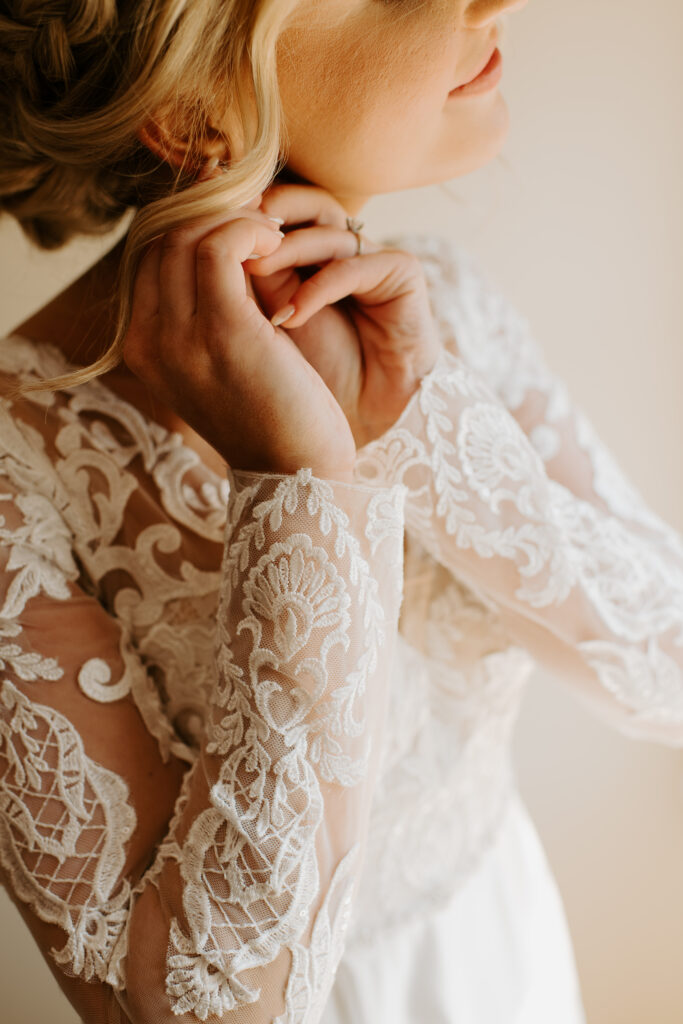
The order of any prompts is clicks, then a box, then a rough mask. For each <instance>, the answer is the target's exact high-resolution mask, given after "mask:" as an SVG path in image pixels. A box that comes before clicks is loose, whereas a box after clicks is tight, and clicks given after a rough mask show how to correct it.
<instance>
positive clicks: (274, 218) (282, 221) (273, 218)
mask: <svg viewBox="0 0 683 1024" xmlns="http://www.w3.org/2000/svg"><path fill="white" fill-rule="evenodd" d="M268 220H272V221H274V222H275V223H276V224H284V219H283V218H282V217H268Z"/></svg>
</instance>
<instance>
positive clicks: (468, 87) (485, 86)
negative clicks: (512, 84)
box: [448, 47, 503, 96]
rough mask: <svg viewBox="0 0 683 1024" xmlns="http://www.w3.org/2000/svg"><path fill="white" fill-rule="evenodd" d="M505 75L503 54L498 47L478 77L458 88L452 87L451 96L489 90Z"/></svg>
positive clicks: (469, 94) (468, 94) (470, 94)
mask: <svg viewBox="0 0 683 1024" xmlns="http://www.w3.org/2000/svg"><path fill="white" fill-rule="evenodd" d="M502 75H503V56H502V54H501V52H500V50H499V49H498V48H497V47H496V49H495V50H494V51H493V53H492V55H491V58H490V60H489V62H488V64H487V65H486V67H485V68H484V69H483V70H482V71H480V72H479V74H478V75H477V76H476V78H473V79H472V80H471V81H470V82H465V84H464V85H459V86H458V87H457V89H451V91H450V92H449V94H448V95H449V96H473V95H475V94H476V93H478V92H488V91H489V89H493V88H494V86H496V85H498V83H499V82H500V80H501V78H502Z"/></svg>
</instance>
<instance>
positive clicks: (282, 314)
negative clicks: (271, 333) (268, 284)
mask: <svg viewBox="0 0 683 1024" xmlns="http://www.w3.org/2000/svg"><path fill="white" fill-rule="evenodd" d="M294 313H296V307H295V306H292V305H291V304H290V305H289V306H283V307H282V309H278V311H277V313H273V315H272V316H271V318H270V322H271V324H272V325H273V327H279V326H280V324H283V323H284V322H285V320H289V318H290V317H291V316H293V315H294Z"/></svg>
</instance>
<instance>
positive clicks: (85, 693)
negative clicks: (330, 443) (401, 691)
mask: <svg viewBox="0 0 683 1024" xmlns="http://www.w3.org/2000/svg"><path fill="white" fill-rule="evenodd" d="M26 408H28V407H25V409H26ZM25 415H26V416H27V417H28V415H29V412H26V411H25ZM31 415H32V416H33V414H32V413H31ZM40 415H41V414H40V410H39V409H37V410H36V414H35V417H34V419H35V422H36V423H37V422H39V417H40ZM2 423H3V427H2V432H1V436H2V438H3V448H2V453H1V454H2V458H1V465H0V470H1V473H2V487H1V488H0V490H1V492H2V493H1V495H0V497H1V501H2V505H1V506H0V511H1V513H2V521H1V522H0V540H1V541H2V543H1V544H0V604H1V607H0V632H1V633H2V637H3V646H2V648H1V650H0V656H1V657H2V662H1V663H0V667H2V670H3V671H2V676H1V678H0V865H1V867H2V879H3V882H4V884H6V885H7V887H8V889H9V891H10V892H11V894H12V896H13V898H14V899H15V900H16V901H17V903H18V905H20V907H22V912H23V913H24V915H25V917H26V919H27V921H28V923H29V926H30V927H31V930H32V931H33V933H34V935H35V937H36V939H37V941H38V942H39V944H40V946H41V949H42V950H43V952H44V954H45V955H46V956H48V957H49V958H50V959H51V961H52V963H53V964H55V965H57V968H58V970H57V973H58V975H59V977H60V984H61V985H62V987H63V988H64V989H65V991H66V992H67V994H68V995H69V998H70V999H71V1000H72V1002H73V1004H74V1006H75V1007H76V1008H77V1009H78V1011H79V1013H80V1014H81V1016H82V1017H83V1019H85V1020H88V1021H89V1022H91V1024H104V1022H105V1021H106V1022H107V1024H111V1022H114V1021H117V1022H118V1021H119V1020H120V1021H123V1020H126V1021H130V1022H132V1024H142V1022H144V1024H147V1022H149V1021H152V1020H153V1021H154V1022H155V1024H159V1022H161V1021H164V1020H168V1021H176V1020H178V1019H182V1020H188V1021H192V1020H197V1019H200V1020H206V1019H207V1018H208V1017H211V1019H212V1020H214V1019H216V1018H218V1019H225V1020H230V1021H236V1022H239V1021H247V1020H248V1021H249V1022H256V1021H263V1022H266V1021H267V1022H269V1024H270V1022H272V1021H275V1020H277V1021H278V1024H304V1022H306V1024H315V1022H316V1021H318V1020H319V1018H320V1015H321V1013H322V1008H323V1005H324V1002H325V999H326V996H327V994H328V992H329V989H330V987H331V985H332V981H333V978H334V973H335V970H336V966H337V963H338V961H339V959H340V957H341V953H342V950H343V945H344V936H345V930H346V926H347V921H348V917H349V913H350V905H351V902H352V898H353V892H354V886H355V884H356V881H357V879H358V877H359V874H360V869H361V865H362V858H363V854H364V847H365V836H366V831H367V823H368V815H369V807H370V800H371V796H372V792H373V786H374V781H375V775H376V770H377V764H378V754H379V751H380V749H381V738H382V729H383V723H384V718H385V712H386V702H387V698H388V683H389V666H390V663H391V658H392V652H393V649H394V644H395V638H396V630H397V621H398V611H399V606H400V602H401V594H402V588H401V581H402V558H403V499H404V494H405V490H404V488H402V487H401V486H397V487H390V488H376V487H368V486H365V485H362V484H361V485H358V484H346V483H341V482H335V481H326V480H321V479H318V478H316V477H314V476H312V474H311V472H310V470H305V469H304V470H301V471H300V472H299V473H297V474H296V475H292V476H284V475H283V476H278V475H274V474H273V475H269V474H250V473H246V472H240V473H238V472H235V473H234V474H230V480H231V488H230V491H229V499H228V510H227V523H226V527H225V533H224V544H223V557H222V564H221V565H220V569H219V571H212V572H208V573H207V572H203V571H201V570H200V569H199V568H197V567H196V566H193V565H191V564H189V563H188V562H187V561H178V559H177V557H174V556H175V552H176V551H177V549H178V539H179V537H180V534H179V533H177V531H175V530H172V529H170V528H169V526H163V527H162V526H160V525H159V524H157V523H154V522H152V523H151V524H150V525H148V526H147V527H145V528H144V529H140V523H139V520H137V519H134V520H133V522H134V524H135V533H132V534H129V536H128V544H126V545H125V546H122V547H120V548H117V547H116V546H115V545H113V544H112V540H113V538H115V537H118V538H120V537H121V536H125V534H123V535H122V534H120V533H119V532H118V531H117V529H116V528H115V527H114V528H111V524H112V523H113V522H114V518H113V516H112V515H111V511H110V506H108V505H107V504H106V500H105V496H104V495H105V492H104V491H103V490H102V481H106V482H107V486H108V488H109V493H110V495H111V497H112V499H113V500H116V502H117V505H116V509H117V515H118V513H119V511H120V512H121V514H122V510H123V507H124V505H125V502H126V501H129V500H132V499H130V498H129V496H130V495H132V494H133V493H134V488H133V484H134V480H133V477H132V475H130V474H128V475H127V474H126V473H125V472H124V470H123V469H122V467H121V466H120V465H119V464H118V463H116V462H115V460H114V459H111V458H110V456H109V450H110V448H111V439H110V435H108V434H104V433H103V432H102V431H101V430H100V434H99V435H97V434H96V432H93V435H91V436H93V437H96V438H97V440H101V443H102V447H103V450H104V454H103V453H100V452H98V451H97V450H95V449H94V448H88V447H87V446H86V445H85V444H77V445H75V446H73V451H72V450H71V448H68V449H67V447H66V446H65V445H63V446H62V447H63V450H64V451H65V452H67V454H66V456H65V459H64V461H63V462H61V463H58V468H59V472H56V471H55V465H54V464H53V463H52V462H50V461H49V460H48V459H47V458H46V455H45V453H44V451H43V442H42V440H41V438H40V437H39V435H38V433H37V431H36V430H35V428H34V427H33V426H29V425H28V424H24V423H23V421H22V420H21V419H17V420H15V421H14V423H12V422H11V421H10V420H9V418H6V419H4V420H3V421H2ZM79 436H80V435H79ZM71 438H72V440H73V439H74V434H72V435H71ZM119 450H120V449H116V451H117V452H118V451H119ZM173 452H174V449H173V448H170V449H169V456H168V457H169V458H175V456H174V455H173ZM126 457H127V458H128V459H130V458H131V451H130V450H127V451H126ZM176 461H177V460H176ZM86 465H87V466H88V468H89V469H91V471H92V479H93V480H94V481H95V482H96V483H97V484H98V486H97V487H95V488H94V490H93V499H92V500H93V506H94V507H96V508H98V509H99V510H100V512H101V521H102V523H103V524H105V527H106V529H107V531H108V532H107V537H106V539H107V545H105V546H103V547H102V548H98V547H96V546H95V545H94V544H93V543H92V541H91V538H90V535H89V534H88V533H87V530H86V524H87V523H88V522H89V520H88V517H87V515H86V508H87V507H88V506H87V504H86V499H85V497H78V496H77V495H80V494H81V491H80V490H76V491H75V492H74V493H69V491H68V490H66V489H65V487H64V481H65V480H68V481H71V480H72V479H73V480H75V481H76V482H78V483H79V486H80V485H82V484H83V483H84V482H85V480H86V479H87V478H85V477H84V476H83V475H82V474H83V468H84V467H85V466H86ZM71 468H73V469H74V470H75V474H76V475H75V476H74V477H73V478H72V477H71V476H70V471H71ZM97 474H99V476H98V475H97ZM85 493H87V487H86V491H85V492H84V494H85ZM169 493H171V492H170V491H169ZM172 493H173V494H175V493H176V491H175V490H173V491H172ZM75 495H76V496H75ZM119 503H120V504H119ZM133 507H135V506H133ZM139 508H143V509H144V510H145V513H146V514H147V515H148V514H149V511H148V509H149V505H148V502H147V500H146V499H145V500H144V501H143V504H142V505H139V506H138V509H139ZM128 529H129V530H130V527H129V528H128ZM74 531H76V533H75V532H74ZM78 531H80V534H81V536H80V538H77V533H78ZM136 534H137V537H136ZM129 545H130V546H129ZM74 546H75V547H74ZM75 549H78V554H77V555H76V554H75V553H74V552H75ZM136 559H137V561H136ZM84 565H89V566H90V567H91V569H92V570H93V572H95V567H97V568H98V569H99V570H101V571H102V573H103V576H102V581H104V582H107V583H108V582H109V581H111V590H109V591H107V593H108V594H109V597H108V598H107V599H106V600H105V601H104V603H103V601H102V598H101V596H100V597H98V596H96V595H95V593H94V591H95V589H97V588H96V584H97V585H99V579H98V577H97V574H96V575H95V576H94V577H93V579H92V580H91V582H90V583H88V582H87V579H86V578H85V577H84V576H83V566H84ZM119 566H122V567H125V572H122V570H121V569H119ZM216 577H217V579H218V583H219V587H218V589H219V599H218V611H217V616H216V622H215V645H214V647H215V649H214V654H213V666H214V671H213V673H212V675H213V678H212V682H211V684H210V686H209V687H208V697H202V696H201V695H200V692H199V691H198V695H197V706H198V707H199V706H202V707H203V708H204V711H205V720H204V725H203V728H202V739H201V743H200V750H199V754H198V756H196V757H195V759H194V760H193V763H192V766H191V767H189V768H188V767H187V764H184V765H183V763H182V762H181V761H179V760H177V759H176V758H174V757H171V758H170V759H169V755H168V749H169V745H170V748H171V750H174V749H177V750H179V751H181V752H182V751H183V750H187V748H186V747H184V745H183V743H181V742H180V741H179V740H178V739H177V737H176V738H175V739H173V735H172V729H171V726H170V724H169V723H168V722H166V723H165V724H164V722H163V719H160V718H159V716H160V713H161V712H160V706H159V703H158V699H157V703H156V711H155V706H154V698H153V696H152V695H153V693H154V692H156V691H155V688H154V685H153V682H154V684H155V685H156V684H159V672H158V671H156V670H155V669H154V667H153V666H152V664H151V662H148V663H147V664H146V658H152V657H153V656H154V652H155V650H156V647H158V645H159V643H160V638H161V637H162V636H163V638H164V639H165V643H166V647H165V650H166V652H167V654H168V656H169V657H170V658H172V659H173V666H174V671H175V672H176V673H177V672H178V671H181V670H182V669H183V666H185V668H186V671H187V672H188V673H190V674H192V673H194V675H195V677H196V679H197V683H196V685H197V687H198V688H199V687H200V686H201V687H202V688H203V687H204V684H205V683H206V679H205V677H204V676H200V675H198V674H197V668H196V665H195V667H194V669H193V667H192V666H193V659H195V660H196V658H197V657H199V656H200V655H201V656H202V657H204V658H205V660H206V661H207V663H209V664H211V661H212V655H211V654H210V653H208V652H207V653H206V654H205V655H204V654H202V652H201V650H200V647H201V644H202V643H203V642H204V638H205V637H206V636H207V633H206V630H205V624H204V623H200V625H199V626H194V625H193V624H192V622H190V623H189V625H188V626H187V627H186V626H185V625H184V620H185V619H186V618H187V615H188V612H187V610H185V611H184V612H183V610H182V609H183V605H182V603H181V598H182V597H183V595H185V594H196V595H197V600H198V601H199V605H198V607H200V608H201V607H202V604H201V602H202V601H204V600H205V599H204V597H203V596H202V595H204V594H205V593H206V592H207V588H208V586H209V584H210V583H211V582H212V580H213V579H214V578H216ZM132 581H133V582H135V584H136V585H135V586H131V582H132ZM103 593H104V590H103ZM164 599H165V600H167V602H168V605H167V607H166V606H165V605H164ZM107 606H109V607H107ZM112 609H114V610H115V611H116V612H117V613H118V614H114V613H113V612H112ZM174 621H175V626H174V625H172V623H173V622H174ZM126 623H127V624H126ZM155 623H156V625H155ZM169 627H170V628H169ZM136 628H139V629H141V630H142V633H141V634H140V635H141V637H143V638H144V637H145V636H146V637H147V640H146V641H145V640H144V639H143V640H137V641H134V640H133V638H132V634H133V633H134V631H135V629H136ZM174 630H175V632H176V634H177V638H179V639H180V644H178V643H177V642H176V641H175V640H174V638H173V632H174ZM150 638H153V640H154V642H152V639H150ZM188 641H191V642H194V643H195V644H196V645H197V646H196V650H195V651H194V653H193V654H190V653H189V652H188V651H187V650H183V644H186V643H187V642H188ZM145 652H146V653H145ZM169 652H170V653H169ZM157 669H158V666H157ZM162 689H163V680H162ZM94 701H98V703H94ZM155 716H156V720H157V721H156V728H154V729H153V730H152V731H153V732H154V735H151V733H150V731H148V730H149V729H150V724H154V721H155ZM164 751H165V752H166V753H165V754H164ZM161 754H164V756H163V757H162V756H161ZM181 779H182V786H181V787H180V790H179V789H178V787H179V784H180V781H181ZM174 802H175V811H173V805H174ZM169 818H171V824H170V826H169V824H168V821H169ZM155 850H156V854H155ZM114 993H116V998H115V997H114ZM122 1008H123V1009H122Z"/></svg>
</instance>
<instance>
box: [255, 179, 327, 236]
mask: <svg viewBox="0 0 683 1024" xmlns="http://www.w3.org/2000/svg"><path fill="white" fill-rule="evenodd" d="M261 209H262V210H263V211H264V212H265V213H267V214H270V216H273V217H281V218H282V220H283V223H284V225H285V226H286V225H289V224H302V223H305V222H307V221H312V222H313V223H315V224H319V225H324V224H328V225H330V226H332V227H337V228H341V229H342V230H343V229H344V228H346V217H347V213H346V210H345V209H344V207H343V206H342V205H341V203H340V202H338V201H337V200H336V199H335V198H334V196H332V195H330V193H329V192H328V191H327V189H324V188H320V187H319V186H317V185H284V184H283V185H271V187H270V188H269V189H267V190H266V192H265V193H264V195H263V200H262V202H261Z"/></svg>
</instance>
